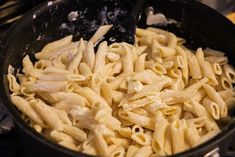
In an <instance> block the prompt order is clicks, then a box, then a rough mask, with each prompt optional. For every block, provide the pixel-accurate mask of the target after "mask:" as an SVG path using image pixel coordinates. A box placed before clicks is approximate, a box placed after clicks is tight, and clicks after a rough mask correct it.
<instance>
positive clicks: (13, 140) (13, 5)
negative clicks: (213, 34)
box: [0, 0, 235, 157]
mask: <svg viewBox="0 0 235 157" xmlns="http://www.w3.org/2000/svg"><path fill="white" fill-rule="evenodd" d="M43 1H45V0H0V43H1V41H2V38H3V36H4V35H5V33H6V32H7V30H8V29H9V27H10V26H11V25H12V24H13V23H14V22H16V21H17V20H19V19H20V18H21V17H22V15H23V14H24V13H25V12H27V11H28V10H30V9H31V8H33V7H34V6H35V5H37V4H39V3H41V2H43ZM200 1H201V2H203V3H205V4H207V5H210V6H211V7H212V8H214V9H216V10H218V11H219V12H221V13H222V14H224V15H226V14H228V13H230V12H231V11H235V0H200ZM17 138H18V137H17V133H16V129H15V128H14V123H13V122H12V120H11V118H10V117H9V116H8V115H7V113H6V111H5V110H4V108H3V105H2V103H1V100H0V156H1V157H24V154H23V152H22V151H21V149H20V145H19V143H18V139H17ZM226 156H227V157H235V141H234V143H231V145H230V148H229V150H228V151H227V152H226Z"/></svg>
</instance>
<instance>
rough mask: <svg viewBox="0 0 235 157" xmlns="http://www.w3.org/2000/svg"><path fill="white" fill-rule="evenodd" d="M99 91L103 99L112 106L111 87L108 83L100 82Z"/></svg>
mask: <svg viewBox="0 0 235 157" xmlns="http://www.w3.org/2000/svg"><path fill="white" fill-rule="evenodd" d="M101 93H102V95H103V97H104V99H105V100H106V102H107V103H108V104H109V105H110V106H112V98H113V96H112V88H111V86H110V85H109V84H108V83H106V82H105V83H102V84H101Z"/></svg>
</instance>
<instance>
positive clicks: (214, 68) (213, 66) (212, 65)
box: [211, 63, 222, 75]
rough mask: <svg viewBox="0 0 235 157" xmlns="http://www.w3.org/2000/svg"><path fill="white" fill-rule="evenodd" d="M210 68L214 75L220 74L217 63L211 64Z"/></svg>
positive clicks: (219, 67) (220, 70)
mask: <svg viewBox="0 0 235 157" xmlns="http://www.w3.org/2000/svg"><path fill="white" fill-rule="evenodd" d="M211 68H212V70H213V72H214V73H215V74H216V75H221V74H222V69H221V66H220V65H219V64H218V63H212V64H211Z"/></svg>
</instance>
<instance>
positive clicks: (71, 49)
mask: <svg viewBox="0 0 235 157" xmlns="http://www.w3.org/2000/svg"><path fill="white" fill-rule="evenodd" d="M77 51H78V42H71V43H69V44H66V45H63V46H61V47H58V48H56V49H54V50H51V51H50V52H43V51H42V52H39V53H36V54H35V57H36V58H37V59H47V60H49V59H50V60H51V59H55V58H58V57H61V56H67V55H75V54H76V52H77Z"/></svg>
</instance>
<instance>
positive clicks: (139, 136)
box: [131, 132, 151, 146]
mask: <svg viewBox="0 0 235 157" xmlns="http://www.w3.org/2000/svg"><path fill="white" fill-rule="evenodd" d="M131 139H132V140H133V141H135V142H136V143H138V144H140V145H141V146H147V145H150V144H151V136H149V135H148V134H147V133H143V132H137V133H133V134H132V135H131Z"/></svg>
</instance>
